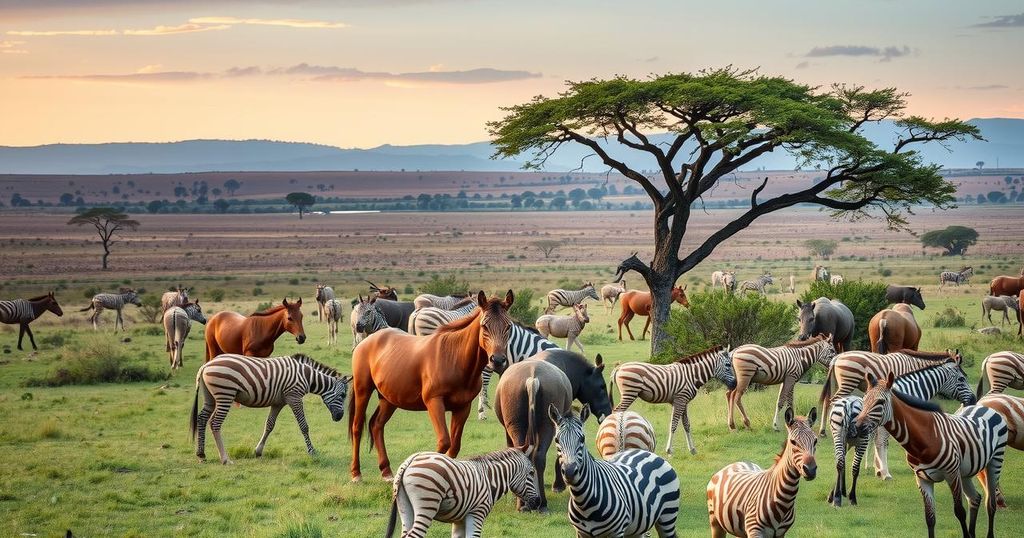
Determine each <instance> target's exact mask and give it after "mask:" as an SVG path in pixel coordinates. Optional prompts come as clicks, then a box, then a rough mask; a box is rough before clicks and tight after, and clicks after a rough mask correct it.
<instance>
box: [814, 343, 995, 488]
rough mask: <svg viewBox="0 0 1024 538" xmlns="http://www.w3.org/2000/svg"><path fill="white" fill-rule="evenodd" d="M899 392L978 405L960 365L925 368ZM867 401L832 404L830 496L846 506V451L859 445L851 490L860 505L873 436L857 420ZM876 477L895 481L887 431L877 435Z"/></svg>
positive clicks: (901, 383)
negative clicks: (833, 471) (859, 479)
mask: <svg viewBox="0 0 1024 538" xmlns="http://www.w3.org/2000/svg"><path fill="white" fill-rule="evenodd" d="M893 386H894V387H895V388H896V390H899V391H900V392H902V393H904V394H909V395H911V396H913V397H915V398H918V399H921V400H930V399H932V398H933V397H935V396H936V395H940V396H944V397H947V398H951V399H954V400H958V401H960V403H962V404H963V405H974V404H975V403H977V400H976V398H975V397H974V393H973V392H971V387H970V385H968V382H967V374H966V373H964V371H963V369H962V368H960V365H959V364H956V363H954V362H946V363H942V364H934V365H930V366H925V367H924V368H921V369H920V370H917V371H914V372H910V373H908V374H905V375H902V376H899V377H897V378H896V381H895V384H894V385H893ZM862 408H863V401H862V399H861V398H860V397H858V396H845V397H842V398H839V399H837V400H834V401H833V402H832V407H831V411H830V413H829V425H830V426H831V428H832V443H833V445H834V447H835V459H836V486H835V488H833V490H832V492H831V493H829V496H828V501H829V502H830V503H832V504H833V505H835V506H842V504H843V497H844V496H845V495H846V471H845V466H846V451H847V450H849V448H850V446H851V445H855V446H856V453H855V454H854V460H853V487H852V488H851V489H850V504H857V477H858V475H859V474H860V464H861V461H862V459H863V457H864V454H865V452H866V451H867V447H868V444H869V437H870V435H869V434H870V433H871V432H868V431H858V430H857V427H856V425H854V423H853V420H854V419H855V418H856V417H857V415H859V414H860V412H861V409H862ZM874 435H875V474H876V475H878V476H879V477H882V478H884V479H885V480H891V479H892V475H890V474H889V464H888V447H889V434H888V432H886V431H885V430H884V429H880V430H877V431H876V432H875V433H874Z"/></svg>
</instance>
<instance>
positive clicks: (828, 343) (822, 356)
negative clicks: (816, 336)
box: [814, 334, 836, 368]
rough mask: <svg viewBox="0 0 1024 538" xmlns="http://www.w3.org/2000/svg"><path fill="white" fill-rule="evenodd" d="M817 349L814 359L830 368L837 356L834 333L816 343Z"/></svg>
mask: <svg viewBox="0 0 1024 538" xmlns="http://www.w3.org/2000/svg"><path fill="white" fill-rule="evenodd" d="M815 345H816V346H817V349H815V352H814V361H815V362H817V363H818V364H820V365H822V366H824V367H825V368H828V367H829V366H831V365H832V359H834V358H835V356H836V346H835V343H834V342H833V341H832V335H831V334H829V335H825V336H824V337H822V338H821V340H820V341H819V342H818V343H817V344H815Z"/></svg>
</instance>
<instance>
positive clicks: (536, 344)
mask: <svg viewBox="0 0 1024 538" xmlns="http://www.w3.org/2000/svg"><path fill="white" fill-rule="evenodd" d="M546 349H561V348H559V347H558V344H556V343H554V342H552V341H551V340H548V339H547V338H544V337H543V336H541V335H540V333H539V332H537V330H536V329H534V328H532V327H526V326H525V325H520V324H519V322H513V323H512V331H511V332H509V335H508V342H507V343H506V344H505V358H506V359H508V365H509V366H512V365H513V364H515V363H517V362H522V361H524V360H526V359H529V358H530V357H532V356H534V355H536V354H538V353H540V352H541V351H544V350H546ZM493 373H494V372H493V371H492V370H491V369H490V368H484V371H483V374H482V377H483V385H482V386H481V388H480V400H479V403H478V405H477V407H476V411H477V418H478V419H480V420H487V413H486V412H485V411H484V409H485V408H486V407H490V406H491V404H490V401H489V400H488V398H487V385H490V383H491V374H493Z"/></svg>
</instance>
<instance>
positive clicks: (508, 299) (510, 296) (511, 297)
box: [504, 289, 516, 310]
mask: <svg viewBox="0 0 1024 538" xmlns="http://www.w3.org/2000/svg"><path fill="white" fill-rule="evenodd" d="M515 300H516V294H514V293H512V290H511V289H510V290H508V292H507V293H505V302H504V305H505V310H508V309H509V308H510V307H511V306H512V303H514V302H515Z"/></svg>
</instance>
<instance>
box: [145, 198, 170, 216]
mask: <svg viewBox="0 0 1024 538" xmlns="http://www.w3.org/2000/svg"><path fill="white" fill-rule="evenodd" d="M165 205H167V204H166V203H165V202H164V201H163V200H153V201H152V202H150V203H148V204H146V211H149V212H150V213H159V212H160V210H161V209H163V208H164V206H165Z"/></svg>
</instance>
